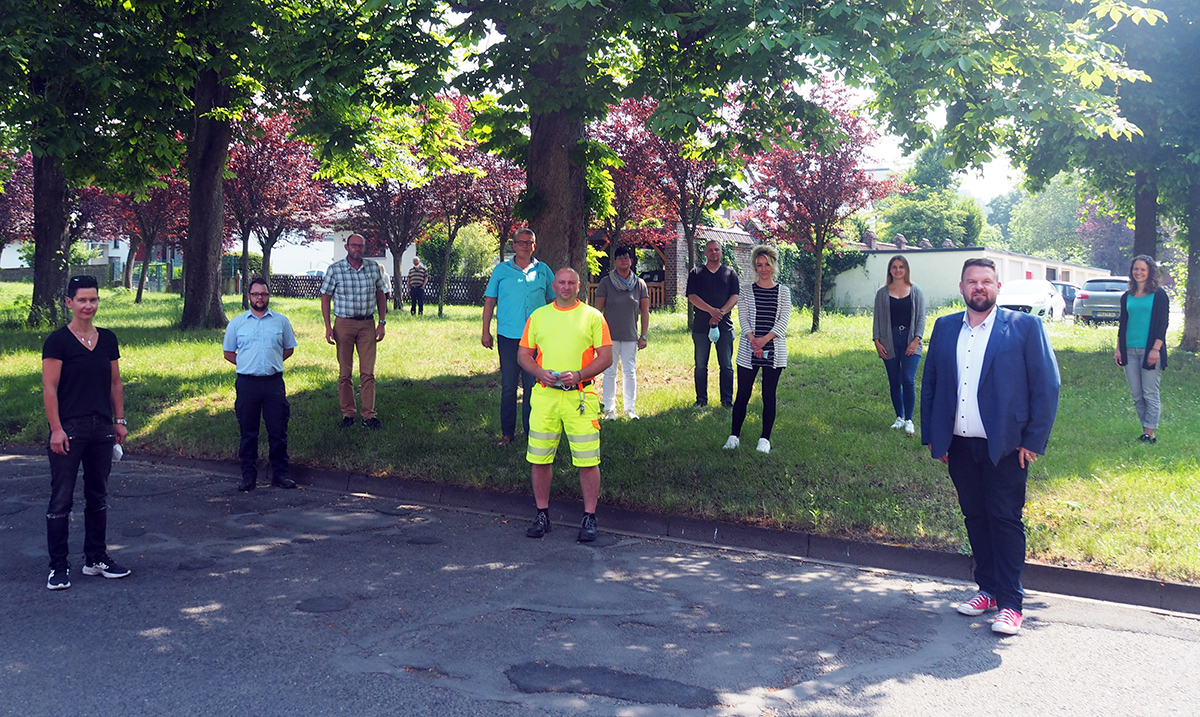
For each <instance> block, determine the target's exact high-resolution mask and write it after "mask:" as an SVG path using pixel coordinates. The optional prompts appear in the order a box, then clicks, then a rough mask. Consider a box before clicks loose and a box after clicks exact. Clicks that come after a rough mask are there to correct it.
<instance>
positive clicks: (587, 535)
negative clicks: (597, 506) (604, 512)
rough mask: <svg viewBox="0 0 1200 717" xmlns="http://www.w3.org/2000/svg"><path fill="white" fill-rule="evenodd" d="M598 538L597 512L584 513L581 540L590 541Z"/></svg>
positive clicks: (580, 526) (580, 527)
mask: <svg viewBox="0 0 1200 717" xmlns="http://www.w3.org/2000/svg"><path fill="white" fill-rule="evenodd" d="M595 539H596V514H595V513H584V514H583V520H582V521H580V523H579V542H581V543H590V542H592V541H593V540H595Z"/></svg>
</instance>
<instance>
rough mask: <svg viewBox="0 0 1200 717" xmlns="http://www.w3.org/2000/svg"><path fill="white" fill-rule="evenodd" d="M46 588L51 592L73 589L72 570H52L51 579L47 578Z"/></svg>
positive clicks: (67, 568) (68, 568)
mask: <svg viewBox="0 0 1200 717" xmlns="http://www.w3.org/2000/svg"><path fill="white" fill-rule="evenodd" d="M46 587H47V588H49V589H50V590H66V589H67V588H69V587H71V568H70V567H65V568H50V577H48V578H46Z"/></svg>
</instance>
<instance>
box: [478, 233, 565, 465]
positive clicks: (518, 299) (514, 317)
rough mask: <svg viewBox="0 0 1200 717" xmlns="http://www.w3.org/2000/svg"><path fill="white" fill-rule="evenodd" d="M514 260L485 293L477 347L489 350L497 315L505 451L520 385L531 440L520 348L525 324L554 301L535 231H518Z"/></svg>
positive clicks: (496, 272)
mask: <svg viewBox="0 0 1200 717" xmlns="http://www.w3.org/2000/svg"><path fill="white" fill-rule="evenodd" d="M512 245H513V258H512V259H510V260H508V261H506V262H504V263H503V264H497V265H496V268H495V269H492V276H491V278H490V279H488V283H487V289H485V290H484V292H483V333H482V334H481V336H480V339H479V343H480V344H482V345H483V347H484V348H485V349H491V348H492V346H493V342H492V314H493V313H495V315H496V339H497V341H496V343H498V344H499V346H498V347H497V353H499V354H500V442H499V444H498V445H501V446H507V445H508V444H510V443H512V442H513V437H514V436H516V435H517V386H521V388H522V393H523V394H524V401H525V405H524V407H523V408H522V411H521V418H522V425H523V426H524V428H525V435H526V436H528V435H529V397H530V396H531V395H532V392H533V374H531V373H529V372H528V371H523V370H522V369H521V365H520V364H519V363H518V362H517V348H518V347H519V345H520V343H521V335H522V334H524V332H525V322H526V321H528V320H529V317H530V316H532V315H533V312H534V311H536V310H538V309H540V308H542V307H543V306H545V305H546V304H548V303H550V302H551V301H554V272H553V271H551V270H550V267H549V266H547V265H546V264H544V263H542V262H540V261H538V260H537V259H534V258H533V252H534V251H536V250H537V237H536V236H534V233H533V230H532V229H518V230H517V234H516V237H515V238H514V239H513V242H512Z"/></svg>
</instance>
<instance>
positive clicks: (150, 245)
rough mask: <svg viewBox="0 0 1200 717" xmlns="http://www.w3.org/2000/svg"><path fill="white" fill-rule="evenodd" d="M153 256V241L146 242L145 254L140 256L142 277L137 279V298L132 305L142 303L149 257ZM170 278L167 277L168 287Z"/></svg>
mask: <svg viewBox="0 0 1200 717" xmlns="http://www.w3.org/2000/svg"><path fill="white" fill-rule="evenodd" d="M153 254H154V241H153V240H151V241H148V242H146V253H145V254H144V255H142V275H141V276H139V277H138V290H137V297H135V298H134V300H133V303H135V304H140V303H142V294H143V293H144V292H145V291H146V279H147V274H148V273H149V272H150V257H151V256H153ZM170 278H171V277H167V280H168V285H169V283H170Z"/></svg>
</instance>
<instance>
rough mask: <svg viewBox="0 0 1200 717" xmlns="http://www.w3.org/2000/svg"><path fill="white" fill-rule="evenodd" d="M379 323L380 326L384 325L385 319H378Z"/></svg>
mask: <svg viewBox="0 0 1200 717" xmlns="http://www.w3.org/2000/svg"><path fill="white" fill-rule="evenodd" d="M379 325H380V326H386V325H387V322H386V321H384V320H383V319H380V320H379Z"/></svg>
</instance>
